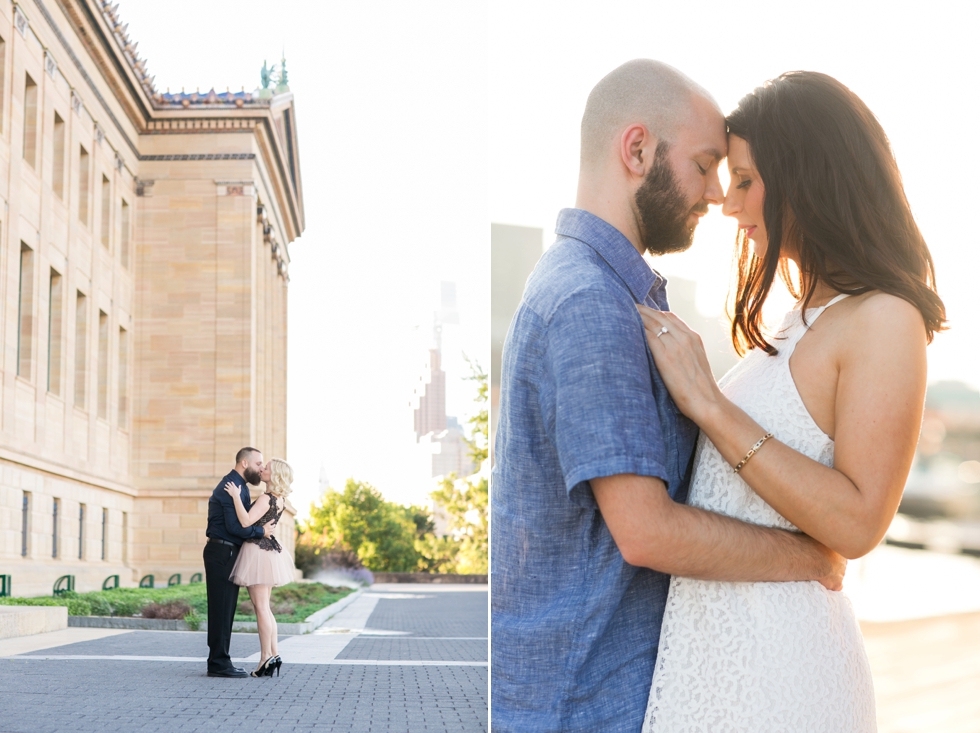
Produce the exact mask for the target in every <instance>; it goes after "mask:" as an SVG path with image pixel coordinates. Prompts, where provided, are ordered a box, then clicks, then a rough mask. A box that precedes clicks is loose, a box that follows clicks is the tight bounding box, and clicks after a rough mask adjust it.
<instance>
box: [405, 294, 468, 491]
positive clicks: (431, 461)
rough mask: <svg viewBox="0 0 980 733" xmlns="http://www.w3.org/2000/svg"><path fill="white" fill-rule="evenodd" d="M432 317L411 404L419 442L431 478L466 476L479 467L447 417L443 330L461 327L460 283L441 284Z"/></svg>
mask: <svg viewBox="0 0 980 733" xmlns="http://www.w3.org/2000/svg"><path fill="white" fill-rule="evenodd" d="M432 315H433V318H432V342H431V343H430V345H429V349H428V357H427V359H426V361H425V364H424V367H423V370H422V374H421V375H420V376H419V382H418V385H417V386H416V388H415V393H414V395H413V397H412V403H411V404H412V407H413V408H414V414H413V417H414V427H415V440H416V442H418V443H419V444H420V449H421V450H422V451H423V453H424V454H425V459H426V467H427V470H428V471H429V475H430V477H435V476H447V475H449V474H450V473H455V474H456V475H457V476H466V475H469V474H470V473H472V472H473V471H475V470H476V466H474V464H473V461H472V459H470V457H469V446H468V445H467V443H466V440H465V435H464V433H463V430H462V428H461V427H460V425H459V422H458V421H457V420H456V418H455V417H452V416H447V415H446V372H444V371H443V369H442V328H443V326H444V325H455V324H458V323H459V315H458V313H457V311H456V283H452V282H444V283H442V284H441V299H440V307H439V310H437V311H435V312H434V313H433V314H432Z"/></svg>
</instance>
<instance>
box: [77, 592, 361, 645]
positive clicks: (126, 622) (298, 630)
mask: <svg viewBox="0 0 980 733" xmlns="http://www.w3.org/2000/svg"><path fill="white" fill-rule="evenodd" d="M363 592H364V588H358V589H357V590H356V591H354V592H353V593H350V594H348V595H346V596H344V597H343V598H341V599H340V600H339V601H336V602H335V603H331V604H330V605H329V606H324V607H323V608H321V609H320V610H319V611H317V612H316V613H314V614H313V615H311V616H307V617H306V620H305V621H302V622H300V623H294V624H279V625H278V628H279V633H280V634H283V635H286V636H299V635H301V634H309V633H310V632H311V631H313V630H314V629H316V628H318V627H320V626H322V625H323V624H324V622H326V621H327V619H329V618H331V617H332V616H336V615H337V614H338V613H339V612H340V611H342V610H344V609H345V608H346V607H347V606H348V605H350V604H351V603H353V602H354V599H355V598H358V597H359V596H360V595H361V594H362V593H363ZM68 625H69V626H76V627H85V628H98V629H134V630H142V631H193V629H192V628H191V627H190V626H189V625H188V624H187V622H186V621H184V620H183V619H162V618H138V617H130V616H69V617H68ZM197 630H198V631H207V630H208V622H207V621H202V622H201V623H200V624H199V626H198V629H197ZM231 630H232V631H243V632H251V633H257V632H258V630H259V625H258V622H256V621H235V622H234V623H233V624H232V627H231Z"/></svg>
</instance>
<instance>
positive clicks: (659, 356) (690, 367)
mask: <svg viewBox="0 0 980 733" xmlns="http://www.w3.org/2000/svg"><path fill="white" fill-rule="evenodd" d="M636 307H637V309H638V310H639V311H640V317H641V318H642V319H643V328H644V329H645V331H646V337H647V342H648V343H649V344H650V351H651V352H653V360H654V362H655V363H656V365H657V370H658V371H659V372H660V376H661V378H663V380H664V384H666V385H667V390H668V391H669V392H670V396H671V397H673V398H674V402H675V403H676V404H677V408H678V409H679V410H680V411H681V412H683V413H684V414H685V415H687V416H688V417H689V418H691V419H692V420H693V421H694V422H695V423H697V424H698V425H700V424H701V422H702V420H704V418H705V412H706V411H708V410H710V409H712V408H713V407H714V406H716V405H717V404H719V403H720V402H721V401H723V400H724V399H725V398H724V396H722V394H721V390H719V389H718V383H717V382H716V381H715V377H714V375H713V374H712V373H711V366H710V365H709V364H708V356H707V354H706V353H705V351H704V344H702V343H701V337H700V336H698V334H696V333H695V332H694V331H692V330H691V329H690V328H689V327H688V325H687V324H686V323H684V321H682V320H681V319H680V318H678V317H677V316H676V315H674V314H673V313H670V312H666V311H658V310H654V309H653V308H648V307H646V306H644V305H637V306H636Z"/></svg>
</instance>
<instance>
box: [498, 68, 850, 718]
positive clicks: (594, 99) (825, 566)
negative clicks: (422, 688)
mask: <svg viewBox="0 0 980 733" xmlns="http://www.w3.org/2000/svg"><path fill="white" fill-rule="evenodd" d="M726 150H727V137H726V130H725V121H724V117H723V115H722V113H721V111H720V110H719V109H718V105H717V104H716V103H715V101H714V100H713V99H712V98H711V96H710V95H709V94H708V93H707V92H706V91H705V90H704V89H702V88H701V87H700V86H698V85H697V84H695V83H694V82H693V81H691V80H690V79H689V78H687V77H686V76H684V75H683V74H681V73H680V72H679V71H677V70H676V69H674V68H672V67H670V66H668V65H666V64H663V63H660V62H657V61H650V60H643V59H640V60H635V61H630V62H628V63H626V64H624V65H623V66H621V67H619V68H618V69H616V70H614V71H613V72H611V73H610V74H609V75H607V76H606V77H605V78H603V79H602V80H601V81H600V82H599V83H598V84H597V85H596V87H595V88H594V89H593V90H592V93H591V94H590V95H589V99H588V102H587V103H586V108H585V114H584V115H583V118H582V147H581V161H580V173H579V184H578V195H577V200H576V208H574V209H565V210H563V211H562V212H561V213H560V215H559V217H558V225H557V229H556V233H557V239H556V241H555V243H554V245H552V246H551V247H550V248H549V249H548V251H547V252H546V253H545V254H544V255H543V256H542V258H541V260H540V262H539V263H538V265H537V267H536V268H535V270H534V272H533V273H532V275H531V277H530V278H528V282H527V286H526V288H525V291H524V297H523V299H522V302H521V306H520V308H519V309H518V311H517V313H516V314H515V316H514V320H513V323H512V324H511V327H510V331H509V333H508V335H507V340H506V342H505V345H504V351H503V360H502V370H501V382H500V383H501V398H500V411H499V415H500V417H499V423H498V429H497V435H496V442H495V465H494V468H493V479H492V481H493V483H492V490H491V525H490V526H491V545H492V550H491V557H492V567H491V624H492V636H491V638H492V654H491V685H492V690H493V713H492V718H491V720H492V721H493V729H494V730H495V731H501V732H504V731H515V732H516V731H522V732H527V731H535V732H536V733H540V732H543V731H564V732H568V731H583V733H585V732H590V733H591V732H593V731H603V732H604V733H610V732H615V731H626V732H629V733H636V732H637V731H639V730H640V728H641V726H642V723H643V716H644V712H645V709H646V705H647V693H648V691H649V689H650V682H651V680H652V679H653V670H654V663H655V661H656V657H657V645H658V642H659V638H660V626H661V622H662V620H663V615H664V606H665V602H666V598H667V590H668V584H669V574H677V575H686V576H691V577H698V578H706V579H715V580H741V579H744V578H746V577H752V578H754V579H759V580H808V579H816V578H819V577H824V576H826V575H830V574H832V573H833V572H834V568H833V567H832V566H831V563H830V561H829V560H828V557H827V555H826V553H824V552H821V551H820V550H818V549H816V548H815V547H814V543H813V542H808V541H805V540H803V539H800V540H799V541H797V540H796V539H794V538H789V539H787V537H786V536H785V533H778V532H777V531H776V530H763V529H760V528H756V527H752V526H750V525H747V524H743V523H741V522H738V521H736V520H733V519H730V518H728V517H723V516H720V515H717V514H711V513H709V512H705V511H702V510H700V509H696V508H693V507H689V506H685V505H684V503H683V502H684V500H685V497H686V494H687V487H688V480H689V478H690V476H689V473H690V466H691V457H692V453H693V451H694V446H695V441H696V439H697V434H698V431H697V428H696V426H695V425H694V424H693V423H691V422H690V421H689V420H688V419H687V418H685V417H684V416H683V415H681V414H680V412H679V411H678V409H677V407H676V406H675V405H674V403H673V401H672V400H671V398H670V396H669V394H668V393H667V390H666V388H665V387H664V384H663V381H662V380H661V378H660V375H659V373H658V372H657V369H656V366H655V364H654V362H653V358H652V356H651V354H650V351H649V348H648V346H647V342H646V338H645V336H644V329H643V322H642V320H641V319H640V316H639V314H638V312H637V309H636V305H637V304H643V305H646V306H649V307H652V308H657V309H659V310H666V309H667V299H666V293H665V285H666V282H665V280H664V278H662V277H661V276H660V275H659V274H658V273H657V272H656V271H654V270H652V269H651V267H650V266H649V265H648V264H647V262H646V261H645V260H644V259H643V255H644V254H646V253H649V254H650V255H654V256H656V255H662V254H665V253H668V252H675V251H681V250H684V249H686V248H687V247H689V246H690V245H691V241H692V238H693V234H694V229H695V227H696V226H697V223H698V221H699V219H700V217H701V216H702V215H703V214H704V213H706V211H707V208H708V205H709V204H720V203H721V202H722V200H723V198H724V196H723V192H722V189H721V183H720V181H719V179H718V165H719V163H720V162H721V160H722V159H723V158H724V157H725V155H726ZM637 528H642V532H641V531H637Z"/></svg>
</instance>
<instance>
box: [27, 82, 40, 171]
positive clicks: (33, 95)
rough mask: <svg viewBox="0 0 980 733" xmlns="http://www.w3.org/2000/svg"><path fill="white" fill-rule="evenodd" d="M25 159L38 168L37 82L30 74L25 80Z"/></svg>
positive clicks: (35, 168) (32, 166)
mask: <svg viewBox="0 0 980 733" xmlns="http://www.w3.org/2000/svg"><path fill="white" fill-rule="evenodd" d="M24 160H26V161H27V164H28V165H29V166H30V167H31V168H33V169H34V170H37V84H35V83H34V80H33V79H32V78H31V75H30V74H26V75H25V81H24Z"/></svg>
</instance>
